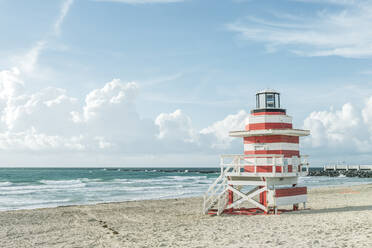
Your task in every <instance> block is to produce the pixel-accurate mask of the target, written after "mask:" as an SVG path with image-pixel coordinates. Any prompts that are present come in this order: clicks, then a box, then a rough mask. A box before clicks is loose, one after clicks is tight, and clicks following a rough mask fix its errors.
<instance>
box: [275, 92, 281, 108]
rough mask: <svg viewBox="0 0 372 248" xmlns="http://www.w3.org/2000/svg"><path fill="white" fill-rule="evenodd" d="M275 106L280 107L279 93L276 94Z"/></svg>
mask: <svg viewBox="0 0 372 248" xmlns="http://www.w3.org/2000/svg"><path fill="white" fill-rule="evenodd" d="M275 105H276V106H275V107H276V108H280V102H279V94H275Z"/></svg>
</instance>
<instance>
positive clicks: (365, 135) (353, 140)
mask: <svg viewBox="0 0 372 248" xmlns="http://www.w3.org/2000/svg"><path fill="white" fill-rule="evenodd" d="M371 105H372V99H371V98H370V99H369V100H368V101H366V104H365V106H363V107H355V106H353V105H352V104H350V103H346V104H344V105H343V106H342V108H341V109H340V110H333V109H330V110H329V111H315V112H312V113H311V114H310V115H309V116H308V117H307V118H306V119H305V121H304V128H305V129H310V131H311V136H310V137H308V138H306V139H305V140H304V145H305V147H310V148H312V151H313V153H314V155H315V156H316V155H317V154H318V153H319V154H320V153H329V154H328V159H331V158H332V157H336V156H338V157H343V156H344V155H345V154H352V155H351V156H354V157H353V158H354V159H358V155H360V154H366V153H367V154H370V153H371V151H372V128H371V127H372V122H371V120H372V111H371V109H372V107H371ZM326 156H327V155H326Z"/></svg>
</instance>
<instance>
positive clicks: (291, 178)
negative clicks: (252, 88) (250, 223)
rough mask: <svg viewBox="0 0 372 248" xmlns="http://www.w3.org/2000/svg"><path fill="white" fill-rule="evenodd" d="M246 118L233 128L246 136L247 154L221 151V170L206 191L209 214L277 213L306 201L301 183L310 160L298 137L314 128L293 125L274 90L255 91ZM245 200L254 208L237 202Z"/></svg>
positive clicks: (239, 135) (244, 143) (305, 189)
mask: <svg viewBox="0 0 372 248" xmlns="http://www.w3.org/2000/svg"><path fill="white" fill-rule="evenodd" d="M248 119H249V120H248V123H246V126H245V130H240V131H230V133H229V135H230V136H231V137H240V138H243V154H242V155H221V175H220V177H219V178H217V180H216V182H215V183H214V184H213V185H212V186H211V187H210V188H209V189H208V191H207V193H206V195H205V199H204V200H205V201H204V211H205V213H217V214H221V213H235V214H242V213H245V214H250V213H256V212H261V213H269V212H270V211H271V210H273V212H274V213H277V212H278V206H283V205H293V209H294V210H296V209H298V204H299V203H303V204H304V206H305V203H306V199H307V188H306V187H298V186H297V184H298V177H299V176H303V175H307V173H308V163H307V160H306V158H307V156H301V155H300V150H299V138H300V137H301V136H307V135H309V134H310V132H309V131H308V130H301V129H294V128H293V125H292V117H291V116H288V115H287V113H286V110H285V109H283V108H281V102H280V93H279V92H277V91H274V90H264V91H260V92H258V93H257V94H256V108H255V109H253V110H252V111H251V114H250V116H249V118H248ZM245 188H247V190H248V192H244V190H245ZM255 197H258V198H259V200H257V199H255ZM243 202H248V203H250V204H251V205H252V204H253V208H252V207H250V208H242V207H239V206H240V205H241V204H242V203H243ZM216 206H217V208H213V207H216Z"/></svg>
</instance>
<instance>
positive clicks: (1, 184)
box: [0, 182, 13, 187]
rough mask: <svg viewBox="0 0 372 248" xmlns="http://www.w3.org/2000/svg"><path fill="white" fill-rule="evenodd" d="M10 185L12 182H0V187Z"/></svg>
mask: <svg viewBox="0 0 372 248" xmlns="http://www.w3.org/2000/svg"><path fill="white" fill-rule="evenodd" d="M12 184H13V183H12V182H0V187H4V186H10V185H12Z"/></svg>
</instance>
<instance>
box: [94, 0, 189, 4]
mask: <svg viewBox="0 0 372 248" xmlns="http://www.w3.org/2000/svg"><path fill="white" fill-rule="evenodd" d="M96 1H98V2H116V3H127V4H146V3H178V2H183V1H184V0H96Z"/></svg>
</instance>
